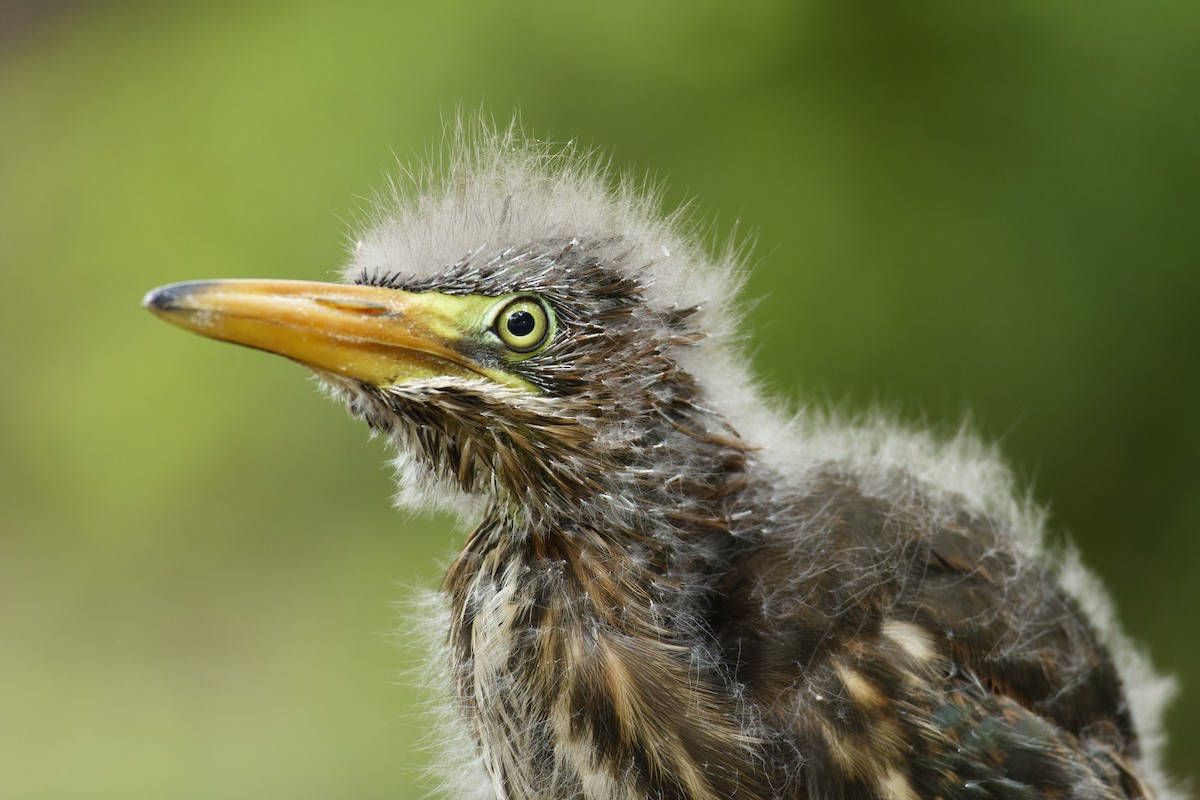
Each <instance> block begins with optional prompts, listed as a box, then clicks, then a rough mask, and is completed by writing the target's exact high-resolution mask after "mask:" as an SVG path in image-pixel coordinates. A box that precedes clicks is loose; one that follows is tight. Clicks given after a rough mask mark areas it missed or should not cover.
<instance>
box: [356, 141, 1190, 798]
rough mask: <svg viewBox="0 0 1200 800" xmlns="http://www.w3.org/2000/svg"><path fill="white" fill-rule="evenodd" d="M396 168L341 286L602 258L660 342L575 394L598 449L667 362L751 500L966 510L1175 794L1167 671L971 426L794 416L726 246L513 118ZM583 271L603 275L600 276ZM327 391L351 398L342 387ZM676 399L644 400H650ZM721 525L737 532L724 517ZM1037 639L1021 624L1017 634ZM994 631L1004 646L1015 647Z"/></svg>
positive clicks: (942, 519)
mask: <svg viewBox="0 0 1200 800" xmlns="http://www.w3.org/2000/svg"><path fill="white" fill-rule="evenodd" d="M406 177H407V181H406V182H405V183H404V184H402V185H398V186H393V187H392V192H391V194H389V195H388V196H386V197H384V198H382V199H381V201H380V203H379V209H378V211H377V213H376V217H375V219H374V220H373V221H372V223H371V225H370V227H369V228H368V229H367V230H365V231H364V232H363V233H362V234H361V236H360V238H359V240H358V241H357V243H356V247H355V249H354V253H353V255H352V258H351V261H350V263H349V265H348V266H347V268H346V270H345V276H346V278H347V280H350V281H353V282H358V283H372V284H379V285H395V286H398V287H400V286H402V287H406V288H417V289H421V288H433V287H438V288H439V289H440V290H443V291H444V290H446V289H447V288H449V289H450V290H451V291H461V292H463V293H469V292H474V291H479V290H480V288H481V287H482V286H483V283H481V281H483V280H484V276H486V280H487V281H492V282H493V283H492V285H493V286H499V287H501V288H502V289H504V290H519V291H527V290H529V291H531V290H533V289H535V288H537V289H539V290H540V289H542V288H543V287H544V286H548V285H556V284H555V282H554V279H555V278H556V277H560V276H561V274H562V273H561V271H562V270H563V269H569V270H582V269H585V268H587V267H588V265H595V264H599V265H603V267H604V268H605V269H606V270H614V271H616V273H617V274H616V278H617V279H618V280H619V281H623V282H625V283H624V284H623V286H624V288H622V289H620V290H619V291H618V290H613V294H612V303H613V304H619V303H622V302H625V299H626V298H632V299H630V300H629V303H631V304H634V305H636V309H635V310H634V311H633V312H631V313H630V315H629V319H630V320H631V321H630V322H629V323H628V324H629V325H630V326H631V327H630V328H629V332H628V336H630V337H636V336H639V335H640V336H644V337H645V338H646V340H647V341H653V342H656V343H658V349H657V350H656V351H655V353H654V354H653V355H654V358H653V359H650V358H649V356H647V361H646V364H647V365H650V364H653V367H650V366H647V367H646V369H645V370H644V371H642V372H639V371H638V369H639V368H636V367H633V366H631V367H629V368H627V369H612V368H607V369H608V371H604V372H594V373H588V374H587V375H586V377H587V378H588V385H589V386H590V387H592V388H591V389H589V392H590V394H588V396H587V398H586V399H587V400H588V402H589V403H594V401H595V398H596V397H597V395H596V394H595V391H596V390H595V388H594V387H595V386H596V385H598V384H605V385H607V386H608V387H609V390H610V391H611V394H612V396H613V397H614V398H615V399H614V400H613V401H612V406H611V407H610V408H608V410H607V412H606V413H607V415H604V414H602V415H600V417H599V418H597V419H594V420H592V421H591V422H590V423H589V425H590V426H591V430H592V432H593V433H594V434H595V436H596V437H597V438H596V440H595V442H596V446H597V447H598V448H599V449H600V450H603V449H604V448H605V447H612V448H613V449H616V448H617V447H618V446H619V445H621V444H628V443H630V442H638V443H644V442H645V441H647V439H646V436H647V426H646V424H642V422H639V421H638V420H635V419H634V418H633V415H634V414H635V413H642V411H639V410H629V409H631V408H632V404H630V405H629V406H628V407H626V406H625V405H623V404H622V402H621V400H620V398H621V397H625V396H629V395H630V393H631V392H633V393H636V392H638V391H644V392H648V394H649V395H651V396H656V395H655V390H654V389H653V388H652V387H651V388H650V389H647V388H646V384H648V383H653V382H654V381H658V380H661V379H662V377H663V375H667V374H670V375H672V376H674V375H675V374H676V373H679V374H683V375H686V376H690V378H694V380H695V387H696V397H695V398H694V399H691V398H689V400H688V403H689V405H691V406H694V407H695V408H696V409H698V410H697V411H696V412H695V415H694V416H693V417H689V424H690V423H692V422H695V423H697V424H701V425H703V426H705V427H706V430H705V431H701V433H702V434H712V435H714V436H715V435H717V434H719V433H720V432H721V431H722V429H723V426H727V428H728V430H730V431H732V432H733V433H734V435H735V436H737V437H738V439H739V440H740V441H741V442H742V443H744V445H745V451H746V452H747V453H749V455H748V456H747V457H746V458H747V459H748V460H749V462H750V463H751V465H752V466H753V467H754V468H756V469H759V470H761V471H762V473H763V474H765V475H771V476H775V479H774V480H773V481H769V482H768V483H772V484H773V488H772V489H771V490H770V492H768V493H767V494H769V496H766V495H764V496H762V497H760V498H759V499H760V500H762V502H763V503H764V504H766V505H770V506H772V507H775V508H786V507H788V506H789V504H790V503H792V502H793V501H794V500H795V499H796V498H804V497H808V496H811V495H814V494H818V493H819V492H818V489H817V487H818V486H819V484H820V483H821V481H822V480H824V479H825V478H826V477H827V476H828V475H829V474H830V472H831V471H832V472H836V473H839V474H846V475H852V476H853V482H854V485H855V486H856V487H857V489H858V490H859V491H861V492H862V493H863V494H864V495H866V496H868V497H870V498H874V499H877V500H878V501H879V502H880V503H882V504H883V506H884V507H886V509H887V513H888V514H890V515H893V516H894V517H895V518H896V519H906V520H907V519H913V520H918V521H919V525H920V526H922V527H923V528H927V529H930V530H932V529H934V528H937V527H938V526H950V527H953V526H954V525H955V524H956V522H955V520H956V519H959V518H960V515H961V514H963V513H965V514H967V515H969V516H972V517H979V518H986V519H988V520H990V522H991V525H992V526H994V528H995V530H996V531H997V532H998V533H997V535H998V536H999V537H1001V538H1002V539H1003V544H1002V546H1003V547H1004V549H1006V550H1008V551H1010V552H1011V553H1012V554H1013V556H1014V558H1015V559H1016V562H1015V563H1016V567H1015V571H1014V576H1013V583H1012V585H1013V586H1017V585H1018V584H1017V578H1018V577H1021V576H1023V575H1024V574H1025V573H1026V572H1027V571H1028V570H1032V569H1049V570H1050V571H1052V572H1054V573H1056V574H1057V575H1058V577H1059V580H1060V582H1061V583H1062V584H1063V586H1064V588H1065V589H1066V591H1067V592H1068V593H1069V594H1070V595H1072V596H1073V598H1074V599H1075V601H1076V602H1077V603H1078V605H1079V606H1080V607H1082V608H1083V609H1085V610H1087V611H1088V612H1090V614H1091V623H1092V625H1093V626H1094V627H1096V628H1097V629H1098V633H1099V637H1100V639H1101V640H1102V641H1103V643H1104V644H1105V645H1107V646H1108V647H1109V649H1110V650H1111V651H1112V653H1113V658H1114V660H1115V662H1116V663H1117V666H1118V668H1119V671H1120V673H1121V675H1122V679H1123V682H1124V684H1125V688H1126V692H1127V694H1128V695H1129V698H1130V701H1131V704H1132V715H1133V718H1134V723H1135V725H1136V727H1137V728H1138V730H1139V732H1140V739H1141V741H1142V753H1141V756H1140V763H1141V769H1140V770H1139V772H1140V773H1141V774H1142V775H1143V776H1144V777H1145V779H1146V780H1147V781H1148V783H1150V784H1151V785H1153V786H1155V787H1157V791H1158V796H1159V797H1160V798H1164V800H1166V799H1167V798H1172V797H1181V795H1177V794H1173V793H1172V792H1171V791H1170V790H1169V788H1168V786H1167V782H1166V780H1165V778H1164V776H1163V773H1162V771H1161V769H1160V767H1159V758H1160V753H1159V749H1160V748H1159V743H1160V741H1161V736H1160V728H1161V714H1162V709H1163V707H1164V705H1165V703H1166V701H1167V700H1168V699H1169V695H1170V693H1171V692H1170V686H1171V684H1170V681H1167V680H1165V679H1162V678H1160V677H1158V676H1157V675H1155V674H1154V672H1153V670H1152V669H1151V668H1150V667H1149V666H1148V663H1147V660H1146V659H1145V658H1144V657H1143V656H1142V655H1141V654H1140V653H1139V652H1138V651H1137V650H1136V649H1135V648H1134V647H1132V646H1131V645H1130V644H1129V642H1128V641H1127V640H1126V638H1125V637H1124V636H1123V635H1122V634H1121V632H1120V631H1119V629H1118V627H1117V625H1116V623H1115V621H1114V619H1113V615H1112V613H1111V611H1110V610H1109V609H1110V605H1109V603H1108V601H1107V598H1106V595H1105V594H1104V592H1103V590H1102V589H1101V588H1100V587H1099V585H1098V582H1097V581H1095V580H1094V579H1093V578H1092V577H1091V576H1090V574H1089V573H1088V572H1087V570H1086V569H1085V568H1083V567H1082V566H1080V564H1079V562H1078V559H1077V558H1076V557H1075V556H1074V554H1073V553H1056V552H1050V551H1049V550H1048V549H1047V545H1046V542H1045V533H1044V521H1043V515H1042V514H1041V512H1040V511H1039V510H1038V509H1037V508H1035V507H1033V506H1032V505H1031V504H1030V503H1029V502H1028V500H1027V499H1026V498H1025V496H1024V495H1023V494H1022V493H1020V492H1018V491H1017V489H1016V487H1015V486H1014V482H1013V480H1012V478H1011V475H1010V473H1009V471H1008V469H1007V468H1006V467H1005V466H1004V465H1003V463H1002V462H1001V461H1000V460H999V458H998V457H997V455H996V454H995V453H994V451H993V450H992V449H991V448H988V447H985V446H983V445H981V444H980V443H979V442H978V440H977V439H975V438H974V437H973V436H972V435H971V434H970V433H968V432H962V433H960V434H959V435H958V436H956V437H954V438H953V439H951V440H949V441H946V442H938V441H936V440H934V439H933V438H931V437H930V436H928V435H927V434H925V433H922V432H917V431H912V430H908V429H905V428H903V427H901V426H898V425H896V424H894V423H893V422H892V421H891V420H890V419H888V418H886V417H884V416H883V415H874V416H870V417H867V418H860V419H856V420H849V421H848V420H846V419H845V418H843V417H841V416H839V415H836V414H830V413H822V412H819V411H812V410H808V411H805V412H802V413H801V414H799V415H798V416H791V415H788V414H785V413H783V412H782V411H781V410H780V409H779V408H778V407H777V406H774V405H772V404H771V403H769V402H767V401H766V400H765V399H764V398H763V397H762V396H761V395H760V393H759V392H758V391H757V389H756V387H755V385H754V382H753V380H752V378H751V376H750V373H749V371H748V369H747V367H746V364H747V359H745V358H744V357H742V354H741V353H740V352H739V351H738V348H737V344H736V343H737V340H736V336H737V326H736V320H737V319H738V316H739V315H738V305H737V302H736V296H737V292H738V289H739V283H740V276H741V274H742V269H741V263H740V261H739V258H738V257H737V249H736V248H729V249H727V250H725V251H724V252H723V253H721V254H720V255H719V256H718V257H716V258H714V257H712V256H711V255H710V254H708V253H707V252H706V250H705V248H704V247H703V245H701V244H700V243H698V242H697V238H698V237H697V236H696V235H695V233H694V231H693V230H691V229H690V228H689V226H688V225H687V224H686V222H685V220H684V219H683V218H682V217H681V216H680V215H678V214H675V215H669V216H665V217H664V216H663V215H662V213H661V212H660V210H659V207H658V202H657V200H656V199H655V197H654V196H653V194H652V193H651V192H649V191H647V190H646V188H645V187H644V186H643V185H642V184H640V183H639V182H636V181H633V180H630V179H628V178H624V179H615V178H614V177H613V176H612V175H611V174H610V173H609V172H607V171H606V170H605V169H604V168H603V167H602V166H600V165H598V164H597V163H596V161H595V160H594V159H591V158H588V157H586V156H581V155H579V154H577V153H576V152H575V151H574V150H573V149H572V148H571V147H565V148H555V147H550V146H548V145H545V144H541V143H538V142H535V141H531V140H529V139H527V138H525V137H524V136H523V135H522V134H521V133H520V131H519V130H518V129H517V128H516V127H509V128H507V129H505V130H493V129H490V128H488V127H487V126H485V125H464V124H461V123H460V124H459V125H458V126H457V127H456V128H455V129H454V132H453V135H452V137H451V144H450V148H449V153H448V155H447V156H446V158H445V160H444V163H440V164H435V165H434V166H433V167H432V168H430V170H429V171H428V172H426V173H420V174H410V175H408V176H406ZM596 280H597V281H601V282H603V281H608V280H609V276H607V275H605V276H601V277H598V278H596ZM592 288H597V287H596V286H593V287H592ZM601 288H603V287H601ZM626 289H627V290H628V291H626ZM569 299H570V298H566V297H564V298H563V300H564V302H565V301H566V300H569ZM581 341H583V340H582V339H581ZM584 344H585V345H586V344H587V342H586V341H584ZM664 364H665V365H666V366H663V365H664ZM597 369H600V368H599V367H598V368H597ZM658 370H661V372H659V371H658ZM338 388H339V389H341V390H342V391H343V392H346V393H348V394H351V395H354V393H355V391H356V390H355V389H354V388H353V387H346V386H339V387H338ZM420 388H421V387H418V390H419V389H420ZM656 397H657V396H656ZM675 399H677V398H675V396H671V397H667V398H665V399H663V398H659V400H661V402H663V403H666V402H668V401H674V400H675ZM400 401H404V398H400V400H399V401H397V402H400ZM372 402H376V403H377V399H374V400H372V399H368V400H364V399H363V398H361V397H352V399H351V403H352V406H353V407H354V408H355V410H356V413H360V414H363V415H364V416H369V414H368V413H367V412H364V411H363V409H364V408H365V407H366V406H369V405H370V404H371V403H372ZM539 403H540V401H538V400H536V399H533V400H529V399H523V400H521V401H520V404H522V405H521V407H522V408H523V410H524V411H528V412H529V413H531V414H543V413H544V414H546V415H549V416H553V415H554V414H556V413H560V412H559V411H557V410H555V409H552V408H551V407H550V406H549V405H548V404H543V405H539ZM583 407H584V406H583V405H580V406H578V408H577V409H576V410H575V411H573V412H572V413H577V412H578V409H579V408H583ZM655 413H658V411H657V410H655ZM389 432H392V431H390V430H389ZM396 438H397V441H398V443H399V444H400V445H401V446H402V448H403V452H402V454H401V456H400V457H399V458H398V461H397V463H398V466H400V468H401V471H402V472H403V473H404V477H403V481H404V484H405V485H402V495H401V496H402V499H403V500H405V501H406V502H418V501H422V500H424V501H429V500H432V501H434V502H437V503H439V505H440V504H444V503H446V502H448V501H451V498H455V499H456V500H457V501H458V502H459V503H460V504H459V505H458V506H457V507H458V508H459V509H460V510H464V511H466V512H467V513H474V512H476V511H478V510H480V509H481V506H480V505H479V504H466V505H464V504H462V503H461V500H462V496H463V494H464V493H465V494H466V495H472V494H479V493H486V492H487V491H488V490H489V489H494V488H495V486H494V484H487V483H486V482H475V481H458V482H457V483H456V482H455V481H454V480H452V479H450V477H452V476H448V475H447V474H446V471H445V469H443V468H439V467H438V465H437V464H433V465H432V466H431V464H430V459H428V458H426V457H423V456H422V454H421V453H420V452H415V451H414V447H413V446H414V440H413V434H412V433H411V432H409V433H403V434H400V433H398V434H396ZM417 450H419V448H417ZM425 455H428V453H426V454H425ZM693 455H694V454H691V453H690V451H689V452H682V453H680V454H678V455H677V456H676V457H675V460H674V461H671V460H667V461H666V462H665V464H660V465H658V467H657V468H658V469H660V470H661V472H660V474H657V475H655V476H654V479H655V481H662V482H664V483H665V484H669V482H670V480H671V478H672V475H671V473H672V472H675V473H680V474H682V473H684V472H687V471H689V470H691V469H693V468H694V467H695V462H694V461H689V458H693ZM565 457H566V456H564V458H565ZM571 457H574V456H571ZM625 466H627V467H628V466H629V465H628V464H627V465H625ZM640 469H643V467H642V466H641V465H640V464H636V465H634V466H633V467H630V474H629V475H626V476H625V478H627V479H628V481H627V483H626V484H624V485H626V486H632V485H634V484H635V477H636V476H634V475H633V474H632V473H633V472H635V471H636V470H640ZM614 480H615V479H614ZM613 485H614V486H616V485H617V484H613ZM639 485H640V484H639ZM601 489H602V490H603V489H604V487H601ZM628 511H629V510H628V509H626V510H625V512H622V511H621V510H620V509H615V510H614V508H612V507H610V508H608V509H607V510H605V511H602V512H597V519H596V520H593V522H596V523H597V524H599V521H602V520H603V514H605V513H607V514H610V515H611V521H612V522H613V523H614V527H620V526H621V525H623V524H627V519H626V518H625V517H626V516H628V514H627V512H628ZM623 515H624V516H623ZM759 522H761V520H759ZM730 532H732V533H733V534H734V535H741V533H740V531H739V529H738V528H737V525H736V523H731V527H730ZM810 550H811V548H810V543H806V542H800V543H798V544H797V547H796V548H795V550H794V552H796V553H799V552H810ZM814 552H815V551H814ZM1003 599H1004V598H997V600H998V601H1003ZM1014 602H1020V598H1015V599H1014ZM443 630H444V629H443ZM1036 635H1038V632H1037V631H1036V630H1034V631H1032V632H1031V633H1030V634H1029V636H1031V637H1032V636H1036ZM1013 636H1016V637H1019V636H1020V633H1019V632H1018V633H1016V634H1013ZM1005 641H1006V642H1007V643H1008V645H1011V646H1013V647H1018V646H1022V645H1025V644H1028V642H1023V641H1019V640H1018V639H1011V640H1005ZM1084 668H1085V665H1082V664H1081V665H1080V666H1079V667H1078V669H1081V670H1082V669H1084ZM463 749H464V750H467V751H473V750H474V748H472V747H469V746H468V747H466V748H463ZM463 796H466V794H465V793H464V794H463Z"/></svg>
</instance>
